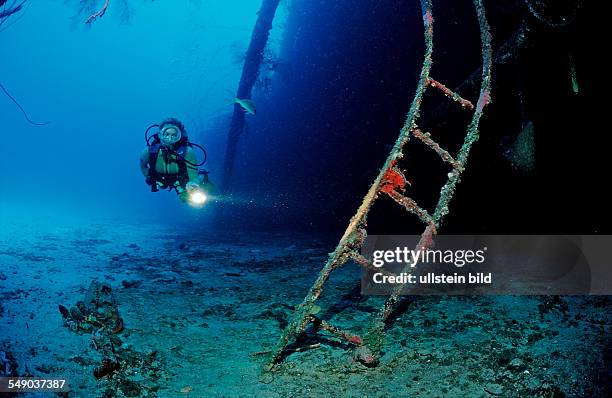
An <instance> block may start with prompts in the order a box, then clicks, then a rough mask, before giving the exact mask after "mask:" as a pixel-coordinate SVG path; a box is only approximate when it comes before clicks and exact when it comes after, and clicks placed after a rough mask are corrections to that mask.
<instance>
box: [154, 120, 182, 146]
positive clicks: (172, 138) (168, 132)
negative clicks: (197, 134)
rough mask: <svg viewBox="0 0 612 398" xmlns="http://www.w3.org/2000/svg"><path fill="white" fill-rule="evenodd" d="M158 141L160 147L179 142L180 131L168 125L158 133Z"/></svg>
mask: <svg viewBox="0 0 612 398" xmlns="http://www.w3.org/2000/svg"><path fill="white" fill-rule="evenodd" d="M159 140H160V142H161V143H162V145H167V146H169V145H172V144H175V143H177V142H179V141H180V140H181V130H180V129H179V128H178V127H177V126H175V125H173V124H169V125H167V126H165V127H164V128H163V129H161V131H160V132H159Z"/></svg>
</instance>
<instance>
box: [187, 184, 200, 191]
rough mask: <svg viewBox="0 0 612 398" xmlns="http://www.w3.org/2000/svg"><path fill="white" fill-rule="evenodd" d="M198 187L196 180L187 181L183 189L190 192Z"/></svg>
mask: <svg viewBox="0 0 612 398" xmlns="http://www.w3.org/2000/svg"><path fill="white" fill-rule="evenodd" d="M199 188H200V184H198V183H197V182H188V183H187V185H185V190H186V191H187V192H191V191H193V190H194V189H199Z"/></svg>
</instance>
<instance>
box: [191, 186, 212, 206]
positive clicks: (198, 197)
mask: <svg viewBox="0 0 612 398" xmlns="http://www.w3.org/2000/svg"><path fill="white" fill-rule="evenodd" d="M207 199H208V197H207V196H206V194H205V193H204V192H202V191H201V190H199V189H194V190H192V191H191V192H189V204H190V205H192V206H202V205H203V204H204V202H206V200H207Z"/></svg>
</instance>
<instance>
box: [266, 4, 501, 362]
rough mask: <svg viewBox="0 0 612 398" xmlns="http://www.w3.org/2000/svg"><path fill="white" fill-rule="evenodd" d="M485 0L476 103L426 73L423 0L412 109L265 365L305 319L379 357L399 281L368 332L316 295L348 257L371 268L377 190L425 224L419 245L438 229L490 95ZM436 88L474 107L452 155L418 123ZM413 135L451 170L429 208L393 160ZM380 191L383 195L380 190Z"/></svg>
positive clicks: (368, 357)
mask: <svg viewBox="0 0 612 398" xmlns="http://www.w3.org/2000/svg"><path fill="white" fill-rule="evenodd" d="M482 1H483V0H473V2H474V6H475V9H476V14H477V18H478V24H479V28H480V40H481V53H482V79H481V86H480V94H479V97H478V101H477V103H476V106H474V105H473V104H472V102H470V101H468V100H466V99H464V98H462V97H461V96H460V95H459V94H457V93H455V92H453V91H452V90H450V89H449V88H447V87H446V86H444V85H443V84H441V83H439V82H437V81H436V80H434V79H432V78H431V77H430V76H429V73H430V70H431V65H432V55H433V22H434V20H433V14H432V0H421V12H422V16H423V25H424V36H425V56H424V60H423V65H422V68H421V73H420V77H419V82H418V85H417V88H416V93H415V95H414V98H413V101H412V104H411V106H410V110H409V111H408V115H407V117H406V122H405V123H404V126H403V127H402V129H401V131H400V134H399V136H398V138H397V140H396V142H395V145H394V146H393V148H392V149H391V151H390V153H389V156H388V157H387V160H386V162H385V164H384V166H383V168H382V169H381V170H380V172H379V174H378V176H377V177H376V179H375V180H374V183H373V184H372V186H371V187H370V189H369V190H368V192H367V194H366V195H365V197H364V199H363V202H362V203H361V205H360V206H359V209H358V210H357V212H356V213H355V215H354V216H353V217H352V218H351V221H350V223H349V225H348V227H347V228H346V231H345V232H344V235H343V236H342V238H341V239H340V242H339V243H338V246H336V249H335V250H334V251H333V252H332V253H331V254H330V255H329V258H328V260H327V262H326V264H325V266H324V267H323V269H322V270H321V271H320V273H319V276H318V277H317V279H316V281H315V282H314V284H313V285H312V287H311V288H310V291H309V292H308V294H307V295H306V297H305V298H304V300H303V301H302V303H301V304H300V305H299V306H298V307H296V309H295V312H294V314H293V319H292V321H291V323H289V325H288V326H287V327H286V328H285V330H284V331H283V333H282V335H281V336H280V338H279V341H278V343H277V344H276V346H275V347H274V348H273V349H272V350H271V351H270V353H269V356H268V358H267V362H266V365H265V370H271V369H273V368H274V366H275V365H276V364H277V363H278V362H280V360H281V359H282V355H283V352H284V351H285V349H286V347H287V345H289V344H290V343H291V342H293V341H295V339H296V338H297V337H298V336H299V335H301V334H302V333H303V332H304V330H305V329H306V327H307V326H308V325H309V324H311V323H312V324H313V325H314V327H315V328H317V329H322V330H325V331H327V332H329V333H331V334H333V335H335V336H337V337H339V338H341V339H343V340H346V341H348V342H350V343H352V344H355V345H356V346H357V353H356V354H357V356H358V357H359V359H360V360H361V361H362V362H364V363H366V364H367V363H368V362H370V363H372V362H374V363H375V361H377V357H378V355H379V352H380V349H381V348H382V345H383V341H384V326H385V322H386V320H387V318H388V316H389V315H390V314H391V313H392V312H393V310H394V309H395V307H396V304H397V303H398V302H399V298H400V293H401V291H402V288H403V285H399V286H397V287H396V289H395V290H394V291H393V292H392V294H391V295H390V296H389V297H388V298H387V300H386V301H385V303H384V305H383V306H382V307H381V309H380V310H379V311H378V313H377V314H376V315H375V316H374V319H373V320H372V323H371V324H370V325H369V327H368V331H367V334H366V335H365V337H364V338H363V339H361V338H360V337H359V336H357V335H355V334H352V333H350V332H347V331H344V330H342V329H340V328H337V327H335V326H333V325H331V324H330V323H328V322H327V321H324V320H322V319H320V318H319V317H316V316H315V315H313V312H315V311H313V308H314V303H315V301H316V300H317V299H318V298H319V296H320V295H321V293H322V291H323V286H324V284H325V282H326V281H327V280H328V278H329V276H330V274H331V272H332V271H334V270H335V269H337V268H339V267H341V266H342V265H344V264H345V263H346V262H348V261H349V260H352V261H354V262H356V263H357V264H359V265H360V266H362V267H367V268H371V267H372V263H371V262H370V261H369V260H368V259H366V258H365V257H364V256H362V255H361V254H360V253H359V251H360V249H361V247H362V245H363V242H364V240H365V237H366V235H367V231H366V225H367V215H368V213H369V211H370V208H371V207H372V205H373V204H374V202H375V201H376V199H378V198H379V197H380V196H388V197H390V198H391V199H392V200H394V201H395V202H396V203H397V204H399V205H400V206H401V207H402V208H404V209H405V210H406V211H408V212H410V213H413V214H415V215H416V216H417V217H418V218H419V219H420V220H421V221H422V222H423V223H424V224H425V230H424V232H423V233H422V235H421V238H420V241H419V243H418V245H417V248H427V247H430V246H431V245H432V243H433V236H434V235H435V234H436V231H437V228H438V227H439V225H440V222H441V220H442V218H443V217H444V216H445V215H447V214H448V204H449V202H450V201H451V199H452V197H453V195H454V192H455V188H456V186H457V184H458V183H459V181H460V178H461V174H462V173H463V171H464V170H465V166H466V163H467V160H468V156H469V153H470V149H471V147H472V144H473V143H474V142H476V140H478V126H479V123H480V118H481V116H482V113H483V110H484V108H485V106H486V105H487V104H488V103H489V102H490V101H491V96H490V89H491V35H490V33H489V25H488V22H487V20H486V17H485V12H484V6H483V4H482ZM429 87H431V88H436V89H438V90H441V91H442V93H443V94H444V95H445V96H446V97H448V98H449V99H451V100H452V101H454V102H455V103H457V104H458V105H459V106H461V107H462V108H464V109H466V110H469V111H473V115H472V118H471V122H470V124H469V125H468V127H467V131H466V134H465V138H464V140H463V144H462V146H461V148H460V150H459V152H458V154H457V156H456V158H454V157H453V156H452V155H451V154H450V153H449V152H447V151H446V150H444V149H443V148H441V147H440V145H439V144H438V143H436V141H434V139H433V138H432V137H431V135H430V134H428V133H426V132H423V131H421V130H420V129H419V127H418V126H417V124H416V121H417V119H418V117H419V112H420V108H421V101H422V98H423V95H424V92H425V90H426V89H427V88H429ZM411 137H414V138H415V139H417V140H419V141H421V142H423V143H424V144H425V145H427V146H428V147H429V148H431V149H432V150H434V151H435V152H436V153H437V154H438V155H439V156H440V158H441V160H442V161H443V162H445V163H448V164H449V165H450V166H451V168H452V171H451V172H450V173H448V179H447V180H446V183H445V184H444V185H443V186H442V188H441V191H440V196H439V199H438V202H437V205H436V208H435V211H434V213H433V214H430V213H429V212H428V211H427V210H425V209H423V208H422V207H420V206H419V205H418V204H417V203H416V202H415V201H414V200H413V199H411V198H410V197H408V196H405V195H404V194H403V191H404V188H405V184H406V179H405V177H404V174H403V172H402V171H401V170H400V169H399V167H398V166H397V161H398V160H399V159H401V158H402V157H403V156H404V153H403V149H404V146H405V145H406V143H408V141H409V140H410V138H411ZM381 194H383V195H381Z"/></svg>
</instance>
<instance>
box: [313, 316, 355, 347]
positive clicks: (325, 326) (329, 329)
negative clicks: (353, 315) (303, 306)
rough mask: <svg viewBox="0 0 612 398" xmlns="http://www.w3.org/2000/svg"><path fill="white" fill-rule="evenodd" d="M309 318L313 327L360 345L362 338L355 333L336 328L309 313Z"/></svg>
mask: <svg viewBox="0 0 612 398" xmlns="http://www.w3.org/2000/svg"><path fill="white" fill-rule="evenodd" d="M310 320H311V321H312V323H313V324H314V325H315V327H318V328H320V329H322V330H325V331H326V332H329V333H331V334H333V335H334V336H336V337H339V338H341V339H343V340H346V341H348V342H349V343H353V344H356V345H361V344H362V342H363V341H362V340H361V337H359V336H357V335H356V334H353V333H349V332H347V331H344V330H342V329H340V328H337V327H336V326H334V325H332V324H331V323H328V322H326V321H324V320H323V319H321V318H317V317H316V316H314V315H310Z"/></svg>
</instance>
